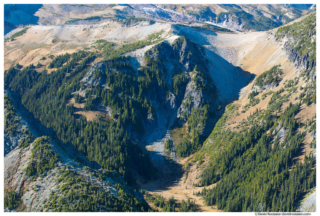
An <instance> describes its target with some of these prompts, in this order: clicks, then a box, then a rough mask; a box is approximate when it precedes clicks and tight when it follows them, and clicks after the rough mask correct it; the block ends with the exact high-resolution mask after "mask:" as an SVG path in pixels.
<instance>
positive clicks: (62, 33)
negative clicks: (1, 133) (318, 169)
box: [4, 5, 316, 211]
mask: <svg viewBox="0 0 320 216" xmlns="http://www.w3.org/2000/svg"><path fill="white" fill-rule="evenodd" d="M191 7H192V8H193V9H194V8H198V9H199V8H200V9H201V10H202V9H203V8H204V9H205V8H207V9H205V10H206V11H207V12H206V13H203V14H206V15H203V16H202V17H201V18H199V17H198V16H197V15H196V14H191V15H190V14H189V15H186V13H187V12H188V10H190V8H191ZM306 8H309V6H308V7H306ZM198 9H197V10H194V11H196V12H197V13H198V12H199V11H201V10H200V9H199V10H198ZM208 10H210V11H211V12H212V13H210V12H209V11H208ZM267 10H269V12H270V11H273V12H272V13H274V14H280V11H282V12H281V16H284V14H287V15H286V16H289V15H290V14H291V15H292V14H293V15H292V19H293V18H296V17H300V16H302V15H303V14H305V13H306V10H305V8H304V9H301V8H298V9H296V8H295V7H293V6H290V5H286V6H279V5H275V6H273V5H271V6H264V5H259V6H250V5H247V6H237V5H224V6H221V5H211V6H206V5H201V6H199V5H189V6H188V7H186V6H183V5H179V6H176V7H173V8H172V7H171V6H168V5H102V6H99V5H63V6H60V5H44V6H43V7H42V8H41V9H40V10H38V11H37V13H36V14H42V15H41V16H40V15H39V16H40V18H39V20H40V21H41V22H42V24H41V25H37V26H29V27H28V28H26V29H24V30H23V31H20V32H19V31H17V32H16V33H13V34H12V35H11V36H10V39H7V40H6V41H5V56H4V58H5V70H6V71H5V89H6V94H7V96H6V97H5V99H6V103H5V120H6V121H5V189H6V190H5V191H6V192H5V200H6V207H8V209H7V210H8V211H9V210H10V211H11V210H16V211H153V210H160V211H196V210H200V211H221V210H223V211H263V210H264V211H271V210H272V211H273V210H275V211H292V210H295V209H298V208H296V207H294V205H293V204H296V203H297V201H298V200H299V199H300V195H302V194H303V193H305V192H309V190H310V189H312V188H313V187H314V186H315V185H314V181H315V166H316V165H315V154H314V153H315V139H316V137H315V112H316V111H315V110H316V101H315V96H316V87H315V79H316V73H315V68H316V64H315V62H316V56H315V43H316V37H315V13H311V14H307V15H306V16H304V17H302V18H301V19H300V20H297V21H296V22H295V23H289V24H287V25H285V26H283V27H280V28H275V29H272V30H268V31H260V30H267V29H269V27H270V26H269V27H267V26H264V27H263V29H255V30H257V31H259V32H247V30H250V28H245V27H244V26H245V25H244V24H245V21H244V20H242V21H241V22H243V23H242V24H241V25H242V27H241V28H240V27H239V26H236V25H234V24H232V23H229V24H228V23H227V22H225V21H223V22H225V25H224V26H226V27H228V28H229V29H226V28H222V27H218V26H217V25H216V24H217V17H219V16H217V17H216V18H215V20H216V21H214V19H213V18H214V14H216V13H217V14H219V13H225V15H226V16H240V15H239V14H243V13H249V12H250V13H255V18H253V17H251V18H250V20H252V21H253V22H256V21H257V22H259V23H260V24H259V25H261V23H263V20H265V18H263V16H269V15H270V14H272V13H271V12H270V14H269V15H267V12H266V11H267ZM276 10H279V11H278V12H277V11H276ZM54 11H55V12H54ZM219 11H220V12H219ZM244 11H246V12H244ZM248 11H249V12H248ZM262 11H264V13H262ZM107 12H108V13H110V14H107ZM54 13H58V14H59V16H56V17H53V14H54ZM199 13H200V12H199ZM260 13H262V14H263V15H261V14H260ZM200 14H202V12H201V13H200ZM209 15H210V16H209ZM129 16H130V18H129ZM133 16H135V18H134V17H133ZM241 16H242V15H241ZM270 16H271V15H270ZM279 16H280V15H279ZM125 17H127V18H126V19H124V18H125ZM137 17H141V18H137ZM151 17H153V20H150V18H151ZM221 17H222V16H220V18H221ZM271 17H272V16H271ZM184 19H185V20H184ZM227 19H230V20H233V21H234V19H236V18H235V17H233V18H230V17H227ZM163 20H165V22H164V21H163ZM254 20H255V21H254ZM187 21H188V22H187ZM233 21H232V22H233ZM238 21H239V20H238ZM289 21H290V19H288V20H286V19H285V18H283V19H280V18H279V17H278V18H274V20H273V22H274V23H276V24H275V25H274V26H273V27H278V26H280V25H282V24H283V23H286V22H289ZM173 22H175V23H173ZM204 22H207V23H204ZM215 22H216V23H215ZM228 22H229V21H228ZM267 22H269V21H267ZM218 24H219V23H218ZM220 24H221V23H220ZM220 24H219V25H220ZM221 26H222V25H221ZM260 27H261V26H260ZM260 27H259V28H260ZM230 29H233V30H237V31H238V30H241V31H245V32H233V31H231V30H230ZM251 150H252V151H251ZM252 152H253V153H252ZM253 154H254V155H253ZM277 158H284V159H285V160H286V161H281V160H278V159H277ZM300 162H301V163H300ZM275 164H276V165H275ZM305 164H309V165H308V166H306V165H305ZM240 165H241V166H240ZM242 165H243V166H242ZM256 165H257V166H256ZM238 166H240V167H238ZM261 167H265V169H268V170H269V171H268V172H269V173H270V175H265V173H263V172H262V171H261V169H262V168H261ZM274 168H276V169H275V170H273V169H274ZM238 170H241V172H238ZM291 170H293V171H291ZM301 172H302V173H301ZM247 173H253V175H251V174H250V175H249V174H247ZM298 174H300V176H304V178H303V179H302V178H300V177H299V178H298V181H299V182H300V183H297V184H293V183H292V182H294V181H295V180H294V179H296V178H297V177H296V176H297V175H298ZM279 176H281V180H279V181H277V182H276V183H274V181H271V180H270V178H278V177H279ZM72 179H76V181H75V180H72ZM264 179H267V180H264ZM235 181H237V182H235ZM262 181H264V184H265V185H268V186H266V187H262V186H261V182H262ZM275 184H277V185H275ZM230 185H232V186H230ZM286 185H290V188H291V190H292V191H295V193H294V194H293V193H290V194H289V195H288V194H286V193H284V192H283V191H284V190H282V189H281V190H276V189H275V188H281V187H285V186H286ZM204 186H205V187H204ZM229 186H230V187H229ZM253 187H255V188H253ZM132 188H135V189H140V190H139V192H137V190H133V189H132ZM141 189H143V190H141ZM145 190H146V191H145ZM249 190H250V191H252V190H253V191H257V192H256V193H255V194H254V196H255V199H249V198H248V196H247V195H248V194H247V191H249ZM148 191H149V192H148ZM221 191H227V192H226V193H225V194H221ZM239 191H243V192H244V193H242V194H240V195H241V196H240V195H239V194H237V193H238V192H239ZM262 193H263V194H268V195H266V197H267V198H265V199H264V198H263V199H260V198H261V197H262V195H261V194H262ZM172 196H173V197H174V198H172ZM222 196H224V198H223V199H222ZM226 196H227V197H226ZM228 197H234V198H233V199H232V200H233V201H232V202H231V201H230V200H229V201H227V200H228V199H227V198H228ZM277 197H280V198H279V199H277ZM188 198H190V199H189V201H187V200H188ZM283 199H285V200H286V199H288V200H290V202H289V201H288V202H285V203H287V204H286V205H280V204H279V203H280V200H281V202H282V201H283ZM84 200H87V201H84ZM253 200H254V201H253ZM146 201H147V202H148V203H146Z"/></svg>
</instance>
